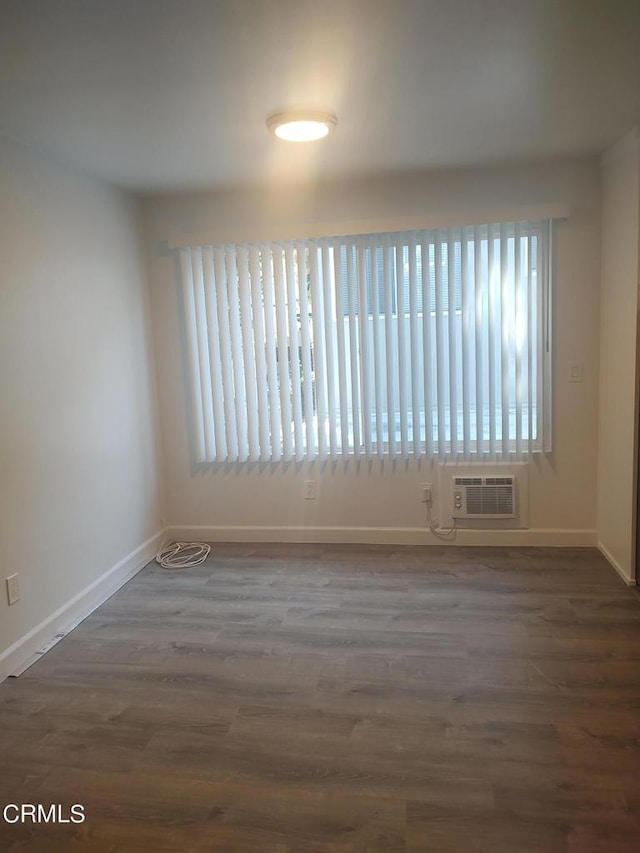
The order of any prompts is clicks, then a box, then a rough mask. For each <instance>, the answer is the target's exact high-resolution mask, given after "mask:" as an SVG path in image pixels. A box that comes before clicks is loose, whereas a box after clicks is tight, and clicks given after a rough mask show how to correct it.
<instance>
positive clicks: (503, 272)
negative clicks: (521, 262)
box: [500, 222, 511, 455]
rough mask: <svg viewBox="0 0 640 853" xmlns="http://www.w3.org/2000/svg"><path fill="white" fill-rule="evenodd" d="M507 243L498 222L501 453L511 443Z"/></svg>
mask: <svg viewBox="0 0 640 853" xmlns="http://www.w3.org/2000/svg"><path fill="white" fill-rule="evenodd" d="M509 273H510V265H509V244H508V240H507V232H506V225H505V223H504V222H503V223H501V224H500V374H501V376H500V391H501V403H500V412H501V414H502V427H501V430H500V432H501V434H502V444H501V450H502V454H503V455H506V454H507V453H508V452H509V448H510V445H511V441H510V439H511V435H510V432H511V430H510V423H509V421H510V394H509V330H510V324H509V320H510V317H509V313H510V312H509V301H510V300H509V290H510V281H509V278H510V276H509Z"/></svg>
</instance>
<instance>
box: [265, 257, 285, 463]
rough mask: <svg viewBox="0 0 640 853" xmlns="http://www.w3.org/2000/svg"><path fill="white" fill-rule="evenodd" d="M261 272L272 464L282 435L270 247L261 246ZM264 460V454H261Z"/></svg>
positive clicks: (276, 459)
mask: <svg viewBox="0 0 640 853" xmlns="http://www.w3.org/2000/svg"><path fill="white" fill-rule="evenodd" d="M261 257H262V260H261V272H262V284H263V295H262V299H263V308H264V337H265V347H266V359H267V382H268V392H269V393H268V400H269V403H268V405H269V432H270V445H271V455H270V458H271V459H272V460H273V461H274V462H278V461H279V460H280V459H281V458H282V434H281V432H280V425H281V422H280V392H279V388H278V384H279V383H278V356H277V352H276V340H277V338H276V318H275V305H274V300H275V295H274V288H273V263H272V258H271V248H270V246H263V247H262V252H261ZM262 457H263V459H264V458H265V455H264V453H263V454H262Z"/></svg>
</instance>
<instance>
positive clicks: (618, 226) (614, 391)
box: [598, 131, 640, 580]
mask: <svg viewBox="0 0 640 853" xmlns="http://www.w3.org/2000/svg"><path fill="white" fill-rule="evenodd" d="M602 175H603V182H602V187H603V190H602V305H601V326H600V336H601V337H600V424H599V426H600V429H599V446H598V541H599V545H600V547H601V549H602V550H603V552H604V553H605V555H606V556H607V557H608V558H609V560H610V561H611V562H612V563H613V565H614V566H615V567H616V568H617V569H618V571H619V572H620V574H622V575H623V577H625V578H626V579H628V580H631V579H632V577H633V575H634V568H635V555H634V552H635V542H634V537H635V486H636V463H635V455H634V446H635V434H636V423H637V411H636V387H637V380H636V376H637V360H636V349H637V346H636V337H637V328H638V322H637V312H638V283H639V280H638V273H639V267H638V257H639V252H640V139H639V137H638V133H637V131H636V132H632V133H630V134H628V135H627V136H625V137H624V138H623V139H621V140H620V141H619V142H618V143H617V145H615V146H613V148H611V149H609V151H607V152H606V153H605V155H604V158H603V163H602Z"/></svg>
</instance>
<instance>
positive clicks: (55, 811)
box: [2, 803, 85, 823]
mask: <svg viewBox="0 0 640 853" xmlns="http://www.w3.org/2000/svg"><path fill="white" fill-rule="evenodd" d="M2 817H3V818H4V820H5V823H84V817H85V815H84V806H81V805H80V804H79V803H74V805H72V806H71V807H70V808H66V807H65V806H61V805H60V804H59V803H50V804H49V805H47V806H45V805H43V804H42V803H20V804H18V803H8V804H7V805H6V806H5V807H4V809H3V810H2Z"/></svg>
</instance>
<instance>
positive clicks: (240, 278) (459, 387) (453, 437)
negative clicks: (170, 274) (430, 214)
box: [180, 220, 551, 462]
mask: <svg viewBox="0 0 640 853" xmlns="http://www.w3.org/2000/svg"><path fill="white" fill-rule="evenodd" d="M550 234H551V223H550V222H549V221H547V220H545V221H538V222H529V221H526V222H506V223H493V224H486V225H474V226H468V227H461V228H452V229H440V230H429V231H411V232H398V233H388V234H367V235H358V236H350V237H334V238H322V239H308V240H295V241H284V242H272V243H256V244H239V245H212V246H201V247H192V248H186V249H181V250H180V267H181V277H182V292H183V297H184V316H185V323H186V342H187V353H188V371H189V375H190V380H191V402H192V406H191V425H192V429H193V439H194V449H195V457H196V459H197V461H198V462H214V461H217V462H229V461H238V462H243V461H264V460H269V461H278V460H281V459H282V460H285V461H289V460H302V459H310V458H320V459H322V460H325V459H337V458H339V457H344V456H354V457H365V458H367V459H371V458H373V457H383V456H390V457H392V458H395V457H402V458H408V457H410V456H411V457H417V458H420V457H423V456H427V457H433V456H438V457H441V458H445V457H459V458H465V459H469V458H475V457H478V456H482V457H488V458H499V457H508V458H518V457H524V456H526V455H527V454H528V453H530V452H532V451H534V450H544V449H549V447H550V435H551V433H550V424H551V411H550V364H551V361H550V359H551V353H550V341H551V330H550V305H551V301H550V275H549V257H550V245H549V244H550Z"/></svg>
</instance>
